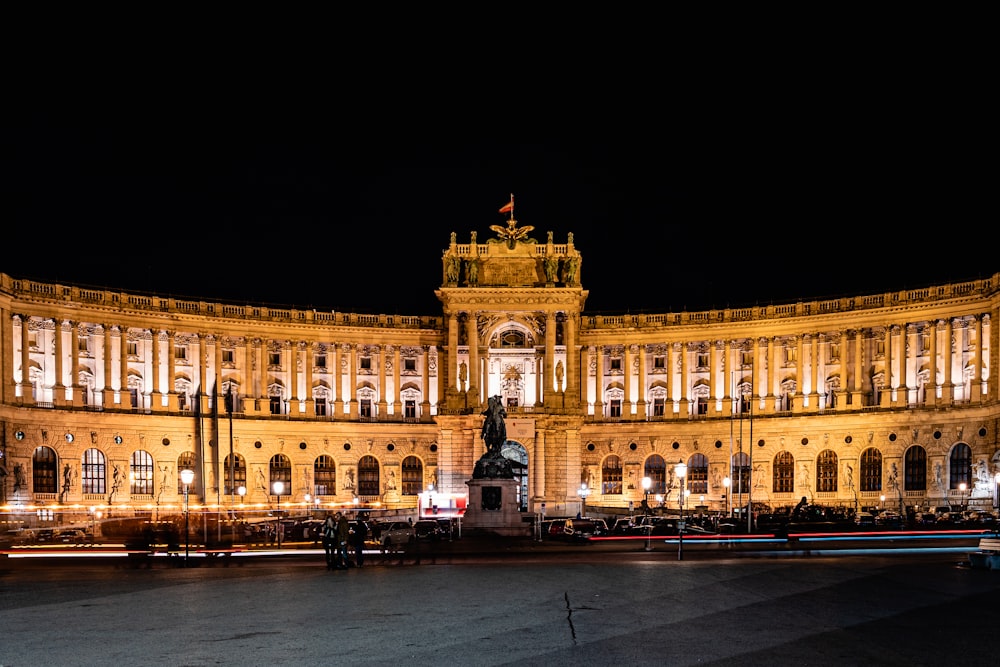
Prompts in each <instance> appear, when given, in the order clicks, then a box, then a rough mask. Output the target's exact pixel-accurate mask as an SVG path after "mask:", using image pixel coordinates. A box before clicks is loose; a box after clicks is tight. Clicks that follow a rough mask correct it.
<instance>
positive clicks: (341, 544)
mask: <svg viewBox="0 0 1000 667" xmlns="http://www.w3.org/2000/svg"><path fill="white" fill-rule="evenodd" d="M336 519H337V538H336V539H337V559H336V560H337V565H336V569H338V570H346V569H347V564H348V557H347V540H349V539H350V536H351V535H350V533H351V524H349V523H348V522H347V517H346V516H344V514H343V513H341V512H337V515H336Z"/></svg>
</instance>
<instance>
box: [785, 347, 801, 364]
mask: <svg viewBox="0 0 1000 667" xmlns="http://www.w3.org/2000/svg"><path fill="white" fill-rule="evenodd" d="M798 358H799V355H798V350H797V349H796V348H794V347H791V346H789V347H786V348H785V364H787V365H789V366H791V365H793V364H795V362H796V361H797V360H798Z"/></svg>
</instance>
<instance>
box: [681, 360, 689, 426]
mask: <svg viewBox="0 0 1000 667" xmlns="http://www.w3.org/2000/svg"><path fill="white" fill-rule="evenodd" d="M689 345H690V344H689V343H687V342H684V343H681V417H683V418H684V419H687V418H689V417H690V416H691V398H690V396H691V386H690V370H689V368H688V367H689V361H688V357H690V356H691V352H690V347H689Z"/></svg>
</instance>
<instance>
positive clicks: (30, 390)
mask: <svg viewBox="0 0 1000 667" xmlns="http://www.w3.org/2000/svg"><path fill="white" fill-rule="evenodd" d="M20 318H21V402H22V403H26V404H32V403H35V394H34V387H33V386H32V384H31V337H30V336H29V335H28V322H29V321H30V320H31V318H30V317H29V316H28V315H21V316H20Z"/></svg>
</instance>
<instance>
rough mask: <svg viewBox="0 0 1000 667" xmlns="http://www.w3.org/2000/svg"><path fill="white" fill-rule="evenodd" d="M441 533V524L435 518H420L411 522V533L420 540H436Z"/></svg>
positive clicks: (439, 537)
mask: <svg viewBox="0 0 1000 667" xmlns="http://www.w3.org/2000/svg"><path fill="white" fill-rule="evenodd" d="M442 534H443V533H442V531H441V524H440V523H438V522H437V520H436V519H421V520H420V521H417V522H416V523H414V524H413V535H414V537H415V538H416V539H418V540H420V541H422V542H437V541H438V540H440V539H441V536H442Z"/></svg>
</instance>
